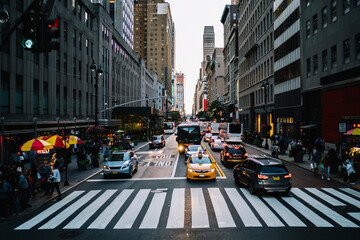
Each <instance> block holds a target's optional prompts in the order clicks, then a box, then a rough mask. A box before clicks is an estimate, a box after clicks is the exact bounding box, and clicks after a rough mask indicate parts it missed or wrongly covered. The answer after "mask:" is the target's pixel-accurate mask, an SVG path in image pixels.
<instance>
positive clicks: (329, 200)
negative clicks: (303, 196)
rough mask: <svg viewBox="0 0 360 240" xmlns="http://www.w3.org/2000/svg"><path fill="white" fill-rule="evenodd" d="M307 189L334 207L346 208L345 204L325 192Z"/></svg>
mask: <svg viewBox="0 0 360 240" xmlns="http://www.w3.org/2000/svg"><path fill="white" fill-rule="evenodd" d="M305 189H306V190H308V191H309V192H311V193H312V194H314V195H315V196H317V197H319V198H321V199H322V200H324V201H325V202H327V203H329V204H330V205H332V206H346V204H345V203H342V202H340V201H338V200H336V199H335V198H333V197H331V196H329V195H327V194H325V193H324V192H322V191H320V190H319V189H316V188H305Z"/></svg>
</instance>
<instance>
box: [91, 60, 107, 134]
mask: <svg viewBox="0 0 360 240" xmlns="http://www.w3.org/2000/svg"><path fill="white" fill-rule="evenodd" d="M90 69H91V72H94V73H95V84H94V88H95V128H96V127H97V126H98V89H99V83H98V80H99V77H100V76H101V75H102V74H103V73H104V70H103V69H102V67H101V65H100V66H99V67H97V66H96V63H95V60H94V59H93V63H92V65H91V66H90Z"/></svg>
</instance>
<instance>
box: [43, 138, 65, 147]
mask: <svg viewBox="0 0 360 240" xmlns="http://www.w3.org/2000/svg"><path fill="white" fill-rule="evenodd" d="M45 141H46V142H48V143H50V144H51V145H53V146H54V147H61V148H64V147H65V145H64V143H63V142H62V137H60V136H59V135H53V136H51V137H49V138H48V139H46V140H45Z"/></svg>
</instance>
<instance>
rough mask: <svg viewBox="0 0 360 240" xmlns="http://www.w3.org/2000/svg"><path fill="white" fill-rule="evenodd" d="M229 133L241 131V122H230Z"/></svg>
mask: <svg viewBox="0 0 360 240" xmlns="http://www.w3.org/2000/svg"><path fill="white" fill-rule="evenodd" d="M229 133H241V124H232V123H229Z"/></svg>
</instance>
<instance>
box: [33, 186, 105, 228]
mask: <svg viewBox="0 0 360 240" xmlns="http://www.w3.org/2000/svg"><path fill="white" fill-rule="evenodd" d="M99 192H100V190H91V191H90V192H88V193H87V194H86V195H84V196H83V197H81V198H80V199H79V200H77V201H76V202H75V203H73V204H71V205H70V206H69V207H67V208H66V209H65V210H64V211H62V212H60V213H59V214H58V215H56V216H55V217H53V218H52V219H50V220H49V221H48V222H47V223H45V224H44V225H42V226H41V227H39V229H54V228H56V227H57V226H59V225H60V224H61V223H62V222H63V221H65V220H66V219H67V218H68V217H70V216H71V215H72V214H74V212H75V211H76V210H78V209H79V208H80V207H82V206H83V205H85V204H86V203H87V202H88V201H90V200H91V199H92V198H93V197H95V196H96V195H97V194H98V193H99Z"/></svg>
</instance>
